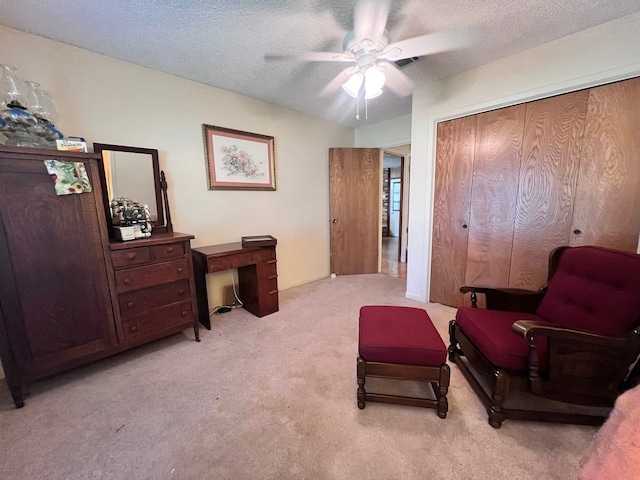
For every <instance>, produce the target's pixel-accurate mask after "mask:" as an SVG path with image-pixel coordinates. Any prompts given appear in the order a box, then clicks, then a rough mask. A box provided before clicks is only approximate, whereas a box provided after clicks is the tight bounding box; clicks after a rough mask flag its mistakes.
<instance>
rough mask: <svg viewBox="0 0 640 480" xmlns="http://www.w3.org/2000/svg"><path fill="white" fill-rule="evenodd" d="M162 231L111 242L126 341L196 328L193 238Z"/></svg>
mask: <svg viewBox="0 0 640 480" xmlns="http://www.w3.org/2000/svg"><path fill="white" fill-rule="evenodd" d="M192 238H194V237H193V236H192V235H183V234H179V233H161V234H157V235H152V236H151V237H150V238H147V239H144V240H134V241H132V242H118V243H113V242H112V243H111V245H110V248H111V261H112V264H113V269H114V271H115V284H116V295H117V299H118V309H117V313H118V315H119V316H120V322H119V325H120V327H121V329H122V332H119V333H121V336H122V339H123V340H124V341H125V342H138V341H141V340H143V341H144V340H153V339H155V338H158V335H159V334H162V336H164V335H165V334H166V335H168V334H171V333H176V332H179V331H181V330H184V329H185V328H188V327H189V326H194V327H195V328H196V335H197V323H196V324H194V320H193V319H194V313H195V312H196V311H197V307H196V303H195V301H196V300H195V295H194V294H193V293H194V292H195V287H194V283H193V266H192V262H191V247H190V245H189V240H190V239H192Z"/></svg>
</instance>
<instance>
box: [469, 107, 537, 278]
mask: <svg viewBox="0 0 640 480" xmlns="http://www.w3.org/2000/svg"><path fill="white" fill-rule="evenodd" d="M524 118H525V105H524V104H522V105H516V106H513V107H508V108H503V109H500V110H494V111H491V112H487V113H483V114H480V115H478V116H477V126H476V148H475V157H474V163H473V181H472V185H471V209H470V211H471V216H470V217H471V218H470V221H469V243H468V248H467V269H466V275H465V283H466V284H475V285H496V286H500V285H502V286H504V285H507V283H508V282H509V267H510V263H511V247H512V244H513V224H514V219H515V211H516V202H517V198H518V197H517V195H518V178H519V172H520V157H521V153H522V136H523V129H524Z"/></svg>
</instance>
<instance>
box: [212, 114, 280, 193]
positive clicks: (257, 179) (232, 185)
mask: <svg viewBox="0 0 640 480" xmlns="http://www.w3.org/2000/svg"><path fill="white" fill-rule="evenodd" d="M202 131H203V134H204V144H205V149H206V160H207V172H208V174H209V180H208V181H209V190H275V189H276V175H275V173H276V166H275V151H274V145H273V143H274V142H273V137H270V136H268V135H260V134H257V133H249V132H242V131H240V130H232V129H230V128H222V127H214V126H213V125H206V124H204V125H202Z"/></svg>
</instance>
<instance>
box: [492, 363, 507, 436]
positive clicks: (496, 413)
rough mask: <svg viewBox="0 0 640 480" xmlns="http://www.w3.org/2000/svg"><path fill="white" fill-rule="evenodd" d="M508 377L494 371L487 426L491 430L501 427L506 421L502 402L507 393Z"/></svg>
mask: <svg viewBox="0 0 640 480" xmlns="http://www.w3.org/2000/svg"><path fill="white" fill-rule="evenodd" d="M509 380H510V379H509V375H508V374H506V373H505V372H503V371H502V370H498V369H496V370H494V372H493V381H492V388H491V390H492V393H491V407H490V408H489V425H491V426H492V427H493V428H496V429H497V428H500V427H502V422H504V421H505V420H506V415H505V414H504V409H503V407H504V402H505V400H506V399H507V394H508V393H509V383H510V382H509Z"/></svg>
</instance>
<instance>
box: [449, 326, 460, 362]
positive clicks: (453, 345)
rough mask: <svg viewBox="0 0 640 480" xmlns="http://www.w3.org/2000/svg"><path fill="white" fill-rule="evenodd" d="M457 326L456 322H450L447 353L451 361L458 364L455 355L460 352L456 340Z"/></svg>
mask: <svg viewBox="0 0 640 480" xmlns="http://www.w3.org/2000/svg"><path fill="white" fill-rule="evenodd" d="M455 326H456V321H455V320H451V321H450V322H449V347H448V348H447V351H448V355H449V361H450V362H452V363H456V357H455V355H454V353H456V352H458V341H457V340H456V336H455V334H454V330H455ZM458 353H459V352H458Z"/></svg>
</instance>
